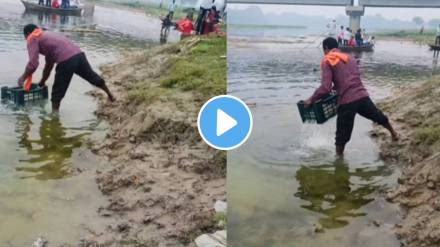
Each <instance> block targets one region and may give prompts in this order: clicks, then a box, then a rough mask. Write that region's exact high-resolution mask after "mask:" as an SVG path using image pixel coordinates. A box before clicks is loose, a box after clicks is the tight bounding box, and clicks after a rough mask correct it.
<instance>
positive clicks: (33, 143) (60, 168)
mask: <svg viewBox="0 0 440 247" xmlns="http://www.w3.org/2000/svg"><path fill="white" fill-rule="evenodd" d="M32 124H33V123H32V121H31V119H30V118H29V116H28V115H19V116H17V127H16V133H18V134H19V136H18V145H19V147H20V148H21V149H22V150H25V152H26V153H27V155H28V156H29V157H30V158H29V159H23V160H20V161H19V166H18V167H17V168H16V170H17V171H19V172H25V173H26V174H27V175H24V176H22V178H35V179H38V180H50V179H60V178H63V177H65V176H66V175H68V173H69V172H68V168H69V165H70V158H71V157H72V153H73V150H74V149H75V148H79V147H80V146H81V144H82V140H83V137H84V136H85V135H88V133H82V134H77V135H72V136H67V129H66V128H64V127H63V126H62V124H61V122H60V119H59V117H57V116H52V117H49V118H47V117H43V118H42V122H41V125H40V128H39V131H38V134H39V137H35V138H31V126H32Z"/></svg>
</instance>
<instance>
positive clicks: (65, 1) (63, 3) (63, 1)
mask: <svg viewBox="0 0 440 247" xmlns="http://www.w3.org/2000/svg"><path fill="white" fill-rule="evenodd" d="M69 7H70V1H69V0H61V8H63V9H67V8H69Z"/></svg>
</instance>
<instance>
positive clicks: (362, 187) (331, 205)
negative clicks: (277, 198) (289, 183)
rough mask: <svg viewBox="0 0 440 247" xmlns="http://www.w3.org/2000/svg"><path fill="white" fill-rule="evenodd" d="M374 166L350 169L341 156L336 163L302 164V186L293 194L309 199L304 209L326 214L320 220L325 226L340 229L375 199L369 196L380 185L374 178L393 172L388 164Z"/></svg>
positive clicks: (300, 171)
mask: <svg viewBox="0 0 440 247" xmlns="http://www.w3.org/2000/svg"><path fill="white" fill-rule="evenodd" d="M375 168H376V169H374V170H372V168H371V167H369V168H357V169H356V170H354V171H350V169H349V165H348V164H347V163H345V162H344V161H343V160H341V159H338V160H336V161H335V162H334V163H333V164H325V165H320V166H301V168H300V169H299V170H298V171H297V173H296V179H297V180H298V182H299V187H298V191H297V192H296V193H295V194H294V195H295V196H296V197H299V198H301V199H302V200H305V201H308V202H309V203H308V204H305V205H301V207H302V208H305V209H308V210H311V211H313V212H318V213H321V214H324V215H325V217H322V218H320V219H319V223H320V224H321V226H322V227H323V228H326V229H336V228H341V227H344V226H347V225H348V224H349V223H350V222H349V219H347V218H354V217H359V216H365V215H366V213H363V212H359V209H360V208H361V207H362V206H364V205H366V204H368V203H370V202H372V201H373V200H374V199H373V198H371V196H370V197H369V195H371V194H372V193H373V192H375V191H377V190H379V189H380V188H381V185H377V184H375V181H374V177H377V176H381V177H382V176H387V175H390V173H391V171H390V169H388V168H387V167H386V166H379V167H375ZM351 181H359V182H358V183H356V184H353V183H352V182H351Z"/></svg>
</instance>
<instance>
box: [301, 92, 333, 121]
mask: <svg viewBox="0 0 440 247" xmlns="http://www.w3.org/2000/svg"><path fill="white" fill-rule="evenodd" d="M297 105H298V110H299V113H300V115H301V119H302V121H303V122H304V123H317V124H323V123H325V122H327V120H329V119H330V118H332V117H334V116H336V114H337V107H338V96H337V95H336V94H334V93H332V94H328V95H326V96H324V97H322V98H321V99H320V100H318V101H316V102H315V103H314V104H313V105H312V106H310V107H309V108H307V109H306V108H305V107H304V101H300V102H298V103H297Z"/></svg>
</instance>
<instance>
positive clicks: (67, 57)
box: [18, 24, 115, 111]
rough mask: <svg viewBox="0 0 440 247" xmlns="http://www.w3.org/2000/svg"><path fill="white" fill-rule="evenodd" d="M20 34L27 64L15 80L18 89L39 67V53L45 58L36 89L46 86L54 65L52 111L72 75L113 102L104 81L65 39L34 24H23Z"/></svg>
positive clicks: (72, 44)
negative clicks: (104, 94)
mask: <svg viewBox="0 0 440 247" xmlns="http://www.w3.org/2000/svg"><path fill="white" fill-rule="evenodd" d="M23 33H24V37H25V38H26V41H27V49H28V53H29V62H28V64H27V66H26V69H25V71H24V73H23V75H22V76H20V78H19V79H18V85H19V86H22V85H23V83H24V81H25V80H26V79H27V78H28V77H30V76H32V74H33V73H34V72H35V70H37V68H38V65H39V62H38V57H39V55H40V54H42V55H44V56H45V58H46V64H45V66H44V70H43V77H42V78H41V81H40V83H39V84H38V85H39V86H40V87H43V86H45V85H46V81H47V79H48V78H49V76H50V73H51V71H52V69H53V67H54V64H57V66H56V69H55V71H56V72H55V82H54V84H53V86H52V94H51V101H52V110H53V111H58V110H59V108H60V103H61V100H62V99H63V98H64V95H65V94H66V91H67V88H68V87H69V84H70V81H71V80H72V77H73V74H77V75H79V76H80V77H81V78H83V79H84V80H86V81H88V82H89V83H90V84H92V85H94V86H96V87H98V88H100V89H102V90H103V91H104V92H105V93H106V94H107V96H108V98H109V99H110V101H114V100H115V98H114V97H113V95H112V93H111V92H110V90H109V89H108V88H107V86H106V85H105V81H104V79H102V77H100V76H99V75H98V74H97V73H96V72H95V71H93V69H92V67H91V66H90V64H89V62H88V61H87V58H86V55H85V54H84V52H82V51H81V49H80V48H79V47H78V46H76V45H75V44H74V43H73V42H72V41H70V40H69V39H68V38H66V37H64V36H62V35H59V34H56V33H51V32H43V31H42V30H41V29H40V28H38V27H37V26H36V25H34V24H28V25H26V26H25V27H24V29H23Z"/></svg>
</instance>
